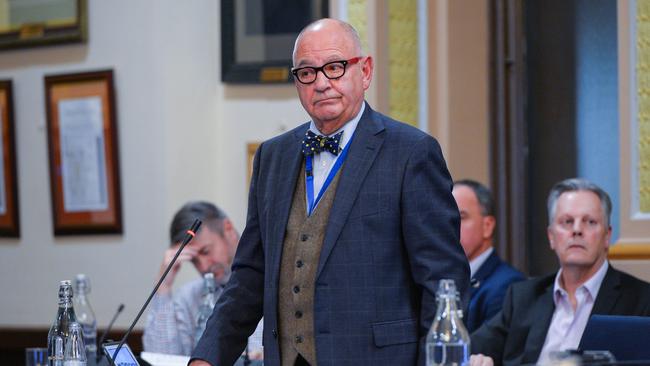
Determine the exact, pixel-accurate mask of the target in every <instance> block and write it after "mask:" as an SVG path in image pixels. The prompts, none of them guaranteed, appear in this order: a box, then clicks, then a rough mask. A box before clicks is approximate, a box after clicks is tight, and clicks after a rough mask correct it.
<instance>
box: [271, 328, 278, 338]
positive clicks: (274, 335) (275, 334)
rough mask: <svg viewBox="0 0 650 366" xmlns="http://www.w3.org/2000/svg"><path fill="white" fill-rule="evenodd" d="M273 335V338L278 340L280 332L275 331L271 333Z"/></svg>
mask: <svg viewBox="0 0 650 366" xmlns="http://www.w3.org/2000/svg"><path fill="white" fill-rule="evenodd" d="M271 334H273V338H278V332H277V331H276V330H275V329H273V330H272V331H271Z"/></svg>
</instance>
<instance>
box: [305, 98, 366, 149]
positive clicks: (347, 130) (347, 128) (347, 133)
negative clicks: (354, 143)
mask: <svg viewBox="0 0 650 366" xmlns="http://www.w3.org/2000/svg"><path fill="white" fill-rule="evenodd" d="M365 109H366V103H365V102H363V103H361V109H359V113H357V115H356V116H355V117H354V118H352V119H351V120H349V121H348V122H346V123H345V124H344V125H343V126H341V128H339V129H338V130H336V131H334V132H332V133H331V134H329V135H328V136H334V135H336V134H337V133H339V132H341V131H343V136H341V142H340V143H339V146H340V147H341V149H344V148H345V146H346V145H347V144H348V142H349V141H350V137H352V135H353V134H354V131H355V130H356V129H357V125H358V124H359V121H360V120H361V116H362V115H363V111H365ZM309 130H310V131H311V132H313V133H315V134H317V135H321V134H322V133H321V132H320V131H319V130H318V128H316V124H315V123H314V121H311V123H310V124H309Z"/></svg>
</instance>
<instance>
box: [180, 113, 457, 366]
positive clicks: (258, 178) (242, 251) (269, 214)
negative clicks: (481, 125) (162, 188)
mask: <svg viewBox="0 0 650 366" xmlns="http://www.w3.org/2000/svg"><path fill="white" fill-rule="evenodd" d="M308 126H309V124H308V123H306V124H303V125H301V126H299V127H297V128H295V129H294V130H292V131H289V132H287V133H284V134H282V135H280V136H278V137H275V138H273V139H271V140H269V141H266V142H264V143H263V144H262V145H261V146H260V147H259V149H258V151H257V153H256V156H255V162H254V167H253V176H252V179H251V186H250V192H249V203H248V216H247V221H246V228H245V229H244V232H243V233H242V237H241V239H240V242H239V247H238V249H237V254H236V256H235V260H234V263H233V272H232V275H231V278H230V281H229V283H228V284H227V285H226V288H225V289H224V292H223V294H222V295H221V297H220V298H219V300H218V302H217V305H216V307H215V310H214V313H213V315H212V317H211V318H210V319H209V321H208V324H207V329H206V331H205V333H204V335H203V337H202V338H201V340H200V342H199V344H198V345H197V347H196V349H195V350H194V353H193V355H192V357H193V358H200V359H204V360H207V361H209V362H210V363H212V364H213V365H219V366H221V365H232V363H233V361H234V360H235V359H236V358H237V356H239V355H240V354H241V352H242V350H243V349H244V347H245V342H246V338H247V337H248V335H250V334H251V333H252V332H253V330H254V329H255V325H256V324H257V322H258V321H259V319H260V318H261V317H262V316H264V358H265V361H264V364H265V365H280V351H279V345H278V339H277V337H278V315H277V311H278V306H277V304H278V278H279V272H280V271H279V270H280V269H279V266H280V260H281V255H282V244H283V240H284V235H285V231H286V225H287V219H288V216H289V210H290V207H291V202H292V198H293V192H294V188H295V185H296V181H297V177H298V173H299V171H300V168H301V164H304V159H303V157H302V154H301V151H300V147H301V141H302V139H303V136H304V134H305V131H306V130H307V129H308ZM340 174H342V175H341V177H340V180H339V184H338V187H337V190H336V195H335V198H334V202H333V206H332V209H331V212H330V217H329V221H328V224H327V227H326V231H325V239H324V241H323V247H322V251H321V255H320V260H319V263H318V269H317V272H316V283H315V293H314V333H315V343H316V357H317V360H318V365H319V366H327V365H336V366H341V365H355V366H356V365H391V366H394V365H400V366H403V365H416V364H418V365H424V353H423V352H424V340H425V338H426V334H427V331H428V329H429V327H430V325H431V323H432V321H433V317H434V315H435V310H436V301H435V291H436V289H437V281H438V280H439V279H441V278H452V279H454V280H455V281H456V283H457V285H458V287H459V289H460V291H461V293H463V294H464V293H465V291H466V289H467V288H468V286H469V266H468V263H467V260H466V258H465V254H464V252H463V250H462V248H461V246H460V244H459V240H458V238H459V214H458V208H457V207H456V203H455V201H454V199H453V196H452V195H451V189H452V182H451V178H450V176H449V173H448V171H447V168H446V165H445V161H444V159H443V157H442V153H441V151H440V147H439V145H438V143H437V142H436V140H435V139H433V138H432V137H431V136H429V135H427V134H425V133H423V132H421V131H419V130H417V129H415V128H413V127H411V126H408V125H405V124H403V123H400V122H397V121H394V120H392V119H390V118H388V117H386V116H384V115H382V114H380V113H377V112H375V111H373V110H372V109H371V108H370V107H369V106H368V105H366V109H365V111H364V114H363V115H362V117H361V120H360V122H359V124H358V126H357V129H356V132H355V137H354V140H353V141H352V145H351V146H350V150H349V155H348V157H347V160H346V161H345V164H344V165H343V167H342V170H341V173H340Z"/></svg>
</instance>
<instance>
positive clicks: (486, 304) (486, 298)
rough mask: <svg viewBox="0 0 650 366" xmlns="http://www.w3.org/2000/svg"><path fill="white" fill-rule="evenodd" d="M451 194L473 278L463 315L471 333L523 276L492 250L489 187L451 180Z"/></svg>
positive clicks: (498, 305)
mask: <svg viewBox="0 0 650 366" xmlns="http://www.w3.org/2000/svg"><path fill="white" fill-rule="evenodd" d="M452 194H453V195H454V198H455V199H456V204H458V210H459V211H460V244H461V245H462V246H463V249H464V250H465V255H467V259H468V260H469V268H470V273H471V278H472V282H471V288H470V294H471V295H470V296H471V297H470V300H469V309H468V311H467V315H466V316H465V325H466V326H467V330H468V331H469V332H470V333H471V332H473V331H475V330H476V329H478V327H480V326H481V324H483V322H485V321H486V320H488V319H490V318H491V317H493V316H494V314H496V313H497V312H498V311H499V310H501V306H502V305H503V298H504V297H505V296H506V290H507V289H508V287H509V286H510V284H511V283H513V282H517V281H522V280H524V279H525V277H524V275H523V274H522V273H521V272H519V271H517V270H516V269H514V268H513V267H511V266H510V265H508V264H507V263H505V262H504V261H502V260H501V259H500V258H499V256H498V255H497V253H496V252H495V251H494V246H493V243H492V240H493V239H492V238H493V234H494V227H495V224H496V218H495V217H494V200H493V199H492V193H491V192H490V190H489V189H488V188H487V187H486V186H484V185H483V184H481V183H479V182H476V181H473V180H469V179H465V180H460V181H457V182H455V183H454V190H453V191H452Z"/></svg>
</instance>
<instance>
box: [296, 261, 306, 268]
mask: <svg viewBox="0 0 650 366" xmlns="http://www.w3.org/2000/svg"><path fill="white" fill-rule="evenodd" d="M304 264H305V262H303V261H301V260H300V259H298V260H297V261H296V267H298V268H300V267H302V266H303V265H304Z"/></svg>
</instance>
